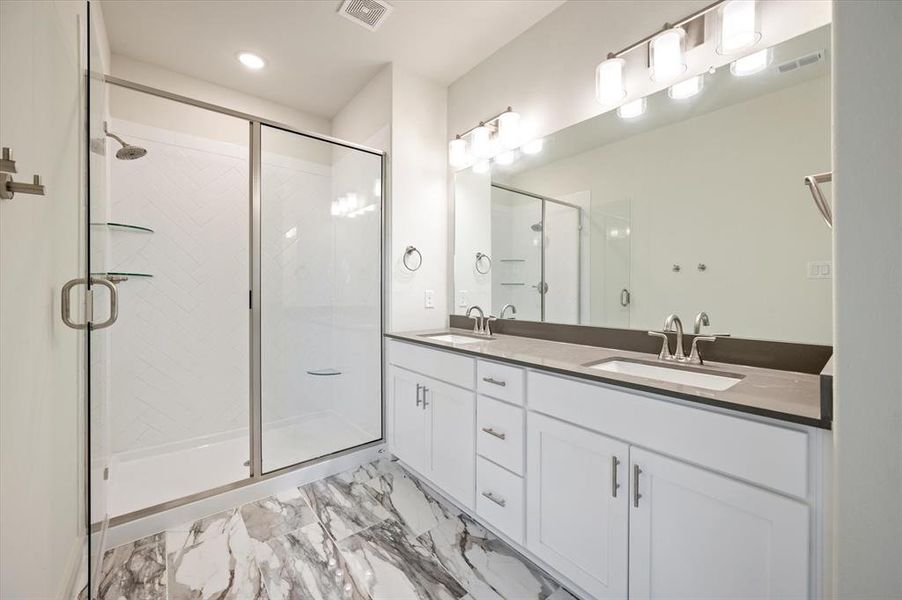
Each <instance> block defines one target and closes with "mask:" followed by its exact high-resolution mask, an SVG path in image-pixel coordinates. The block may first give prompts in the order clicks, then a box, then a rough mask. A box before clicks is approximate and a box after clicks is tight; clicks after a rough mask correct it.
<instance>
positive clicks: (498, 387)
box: [476, 360, 525, 405]
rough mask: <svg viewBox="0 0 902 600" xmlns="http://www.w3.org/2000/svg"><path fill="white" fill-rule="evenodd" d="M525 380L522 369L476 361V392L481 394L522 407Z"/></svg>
mask: <svg viewBox="0 0 902 600" xmlns="http://www.w3.org/2000/svg"><path fill="white" fill-rule="evenodd" d="M524 380H525V374H524V371H523V369H521V368H520V367H512V366H510V365H502V364H499V363H495V362H489V361H487V360H478V361H476V390H477V391H478V392H479V393H480V394H485V395H486V396H491V397H492V398H497V399H498V400H504V401H505V402H512V403H514V404H521V405H522V404H523V390H524V387H525V386H524Z"/></svg>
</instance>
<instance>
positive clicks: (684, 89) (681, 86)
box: [667, 75, 705, 100]
mask: <svg viewBox="0 0 902 600" xmlns="http://www.w3.org/2000/svg"><path fill="white" fill-rule="evenodd" d="M704 83H705V80H704V78H703V77H702V76H701V75H696V76H695V77H690V78H689V79H687V80H685V81H681V82H679V83H675V84H673V85H672V86H670V88H669V89H668V90H667V95H668V96H670V97H671V98H673V99H674V100H684V99H686V98H691V97H692V96H694V95H696V94H697V93H699V92H700V91H702V86H703V85H704Z"/></svg>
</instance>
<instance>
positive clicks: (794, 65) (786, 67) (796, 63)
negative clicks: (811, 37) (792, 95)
mask: <svg viewBox="0 0 902 600" xmlns="http://www.w3.org/2000/svg"><path fill="white" fill-rule="evenodd" d="M822 60H824V51H823V50H819V51H817V52H812V53H811V54H806V55H805V56H800V57H799V58H794V59H792V60H787V61H786V62H784V63H780V64H779V65H777V71H779V72H780V73H789V72H790V71H795V70H796V69H798V68H800V67H807V66H808V65H813V64H814V63H817V62H820V61H822Z"/></svg>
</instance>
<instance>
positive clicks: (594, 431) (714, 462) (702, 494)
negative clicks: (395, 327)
mask: <svg viewBox="0 0 902 600" xmlns="http://www.w3.org/2000/svg"><path fill="white" fill-rule="evenodd" d="M389 346H390V348H389V356H390V362H391V367H390V371H389V373H390V376H389V381H390V412H389V414H390V415H391V416H390V420H391V423H390V428H391V433H390V437H389V440H390V442H391V450H392V452H393V453H394V454H396V455H397V456H398V458H400V459H401V460H402V461H404V462H405V463H406V464H407V465H409V466H410V467H412V468H413V469H414V470H416V471H418V472H419V473H420V474H421V475H423V476H425V477H426V478H428V479H429V480H430V481H431V482H432V483H433V484H434V485H435V486H436V487H437V488H439V489H440V490H442V491H443V492H445V493H446V494H447V495H448V496H449V497H451V498H453V499H455V500H456V501H457V502H458V503H460V504H461V505H462V506H465V507H467V508H468V509H469V510H470V512H471V514H473V515H475V517H476V518H477V519H478V520H479V521H481V522H482V523H483V524H485V525H487V526H488V527H490V528H491V529H493V530H495V531H496V532H498V533H500V534H502V535H503V536H504V537H506V538H507V539H508V541H510V542H512V543H514V544H516V545H519V547H520V549H521V550H522V551H524V552H525V553H527V554H529V555H530V556H532V557H533V558H535V559H537V560H538V561H539V562H540V563H544V565H545V566H547V567H549V568H550V569H551V570H553V571H554V572H555V573H556V574H557V575H558V576H560V577H561V578H562V580H563V581H564V582H565V583H567V582H569V584H570V586H571V587H572V588H574V591H577V592H579V593H580V594H581V595H583V596H585V597H589V598H690V597H691V598H696V597H705V598H756V599H764V598H774V599H776V598H781V599H782V598H808V597H813V596H817V595H819V594H821V593H822V588H821V586H822V584H821V583H820V582H821V581H822V576H821V575H820V569H821V567H820V566H819V565H822V564H824V560H825V559H824V552H823V544H824V535H823V531H824V530H825V528H824V522H825V519H824V517H823V508H822V500H821V494H822V490H821V488H822V487H823V483H822V478H821V475H820V472H819V469H822V468H823V464H824V460H825V457H824V456H823V455H822V452H823V451H822V450H819V448H821V447H822V446H821V444H823V443H824V440H825V439H827V438H825V437H822V436H821V435H820V430H814V429H811V428H806V427H802V426H794V425H790V424H784V423H782V422H776V421H773V420H763V419H760V418H756V417H751V416H749V417H746V416H740V415H739V414H737V413H732V412H727V411H722V410H716V409H711V408H708V407H702V406H695V405H693V404H689V403H687V402H681V401H674V400H672V399H668V398H664V397H660V396H657V395H654V394H648V393H641V392H637V391H633V390H629V389H627V388H624V387H620V386H614V385H606V384H602V383H596V382H592V381H585V380H582V379H579V378H576V377H570V376H566V375H559V374H555V373H549V372H548V371H545V370H543V369H541V368H538V367H536V368H524V367H522V366H518V365H511V364H509V363H508V364H506V363H504V362H502V361H487V360H483V359H481V358H480V359H475V358H471V357H469V356H464V355H461V354H457V353H454V352H450V351H446V350H438V349H432V348H428V347H424V346H421V345H413V344H407V343H404V342H396V341H392V342H390V343H389Z"/></svg>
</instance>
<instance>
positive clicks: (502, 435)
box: [482, 427, 507, 440]
mask: <svg viewBox="0 0 902 600" xmlns="http://www.w3.org/2000/svg"><path fill="white" fill-rule="evenodd" d="M482 430H483V431H484V432H486V433H487V434H489V435H493V436H495V437H496V438H498V439H499V440H503V439H506V438H507V434H506V433H501V432H500V431H495V430H494V429H492V428H491V427H483V428H482Z"/></svg>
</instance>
